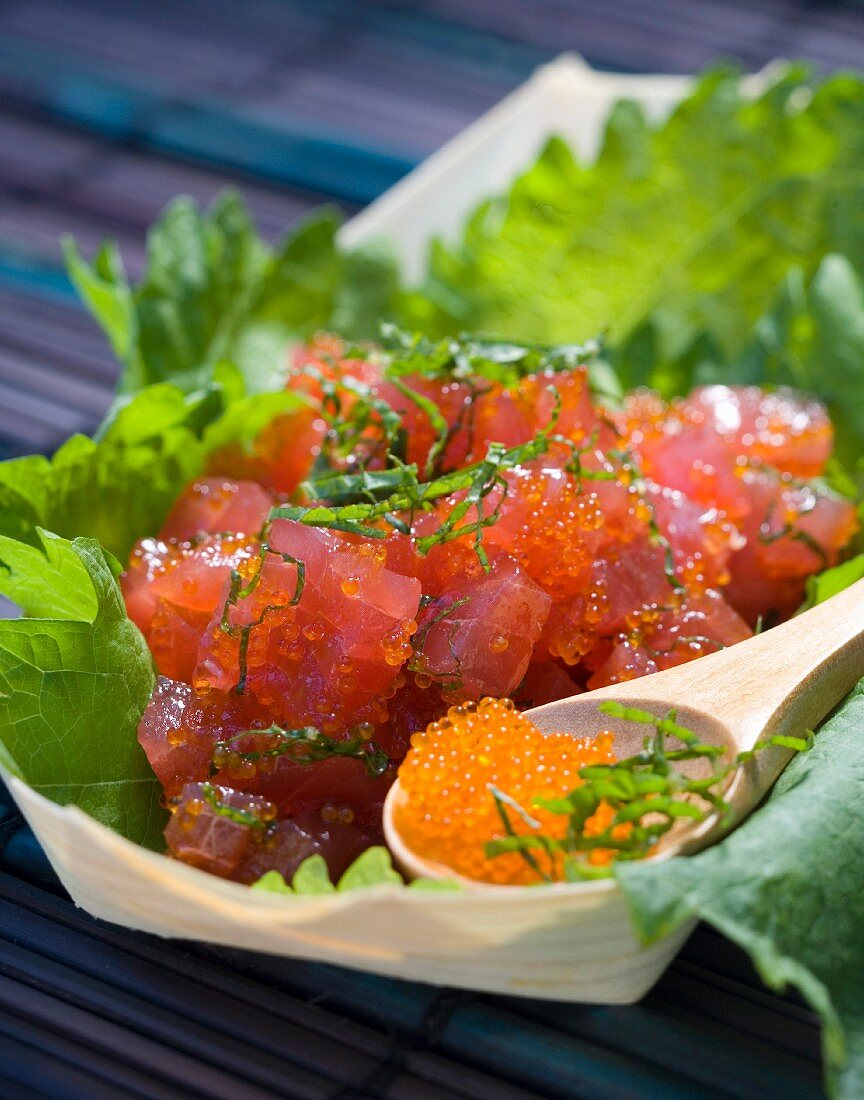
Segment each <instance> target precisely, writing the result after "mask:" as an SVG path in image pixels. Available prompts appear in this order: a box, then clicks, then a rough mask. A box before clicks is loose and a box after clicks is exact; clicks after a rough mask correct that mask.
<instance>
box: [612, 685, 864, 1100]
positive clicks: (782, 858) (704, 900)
mask: <svg viewBox="0 0 864 1100" xmlns="http://www.w3.org/2000/svg"><path fill="white" fill-rule="evenodd" d="M862 731H864V681H862V682H861V683H860V684H859V685H858V687H857V688H856V689H855V691H853V693H852V694H851V696H850V697H849V698H848V699H847V700H846V702H845V703H844V704H843V706H841V707H840V709H839V710H838V711H837V712H836V713H835V714H834V715H833V717H832V718H830V719H829V720H828V721H827V722H826V723H825V724H824V726H823V727H822V728H821V730H820V731H819V735H818V736H817V738H816V740H815V743H814V746H813V748H812V749H811V750H810V752H807V753H803V754H800V755H798V756H796V757H795V759H793V761H792V763H791V764H790V765H789V767H788V768H787V769H786V771H785V772H784V774H783V775H782V776H781V778H780V780H779V781H778V783H777V785H776V787H775V788H774V791H773V793H772V794H771V797H770V798H769V799H768V801H767V803H766V804H765V805H764V806H763V807H762V809H760V810H758V811H757V812H756V813H755V814H753V816H752V817H751V818H750V819H749V820H748V821H746V822H745V823H744V824H743V825H741V826H740V827H739V828H738V829H737V830H736V831H735V832H734V833H732V834H731V835H730V836H729V837H727V838H726V839H725V840H724V841H723V843H722V844H718V845H716V846H715V847H714V848H710V849H708V850H707V851H705V852H702V853H701V854H700V855H697V856H692V857H690V858H687V859H674V860H667V861H659V862H656V863H655V862H651V861H647V862H644V863H627V864H623V863H622V864H619V865H617V867H616V876H617V878H618V881H619V883H620V885H621V887H622V888H623V890H624V892H625V894H626V896H627V899H628V901H629V903H630V908H631V913H632V916H633V920H634V923H635V925H636V927H637V929H638V931H639V933H640V934H641V936H642V938H643V940H644V941H645V942H651V941H653V940H656V939H658V938H660V937H661V936H663V935H665V934H667V933H669V932H671V931H672V930H673V929H674V928H676V927H677V926H678V925H680V924H681V923H682V921H684V920H686V919H687V918H688V917H690V916H694V915H695V916H698V917H700V918H701V919H703V920H706V921H707V922H708V923H709V924H712V925H713V926H714V927H715V928H717V929H718V930H719V931H720V932H722V933H723V934H724V935H726V936H728V937H729V938H730V939H731V940H734V941H735V942H736V943H738V944H740V945H741V946H742V947H743V948H744V949H745V950H746V951H747V952H748V954H749V955H750V957H751V958H752V959H753V961H754V963H755V965H756V967H757V969H758V971H759V973H760V974H761V976H762V978H763V979H764V981H765V982H766V984H767V985H769V986H770V987H771V988H773V989H778V990H782V989H784V988H786V986H788V985H794V986H796V987H797V988H798V989H799V990H800V992H801V993H802V994H803V995H804V997H805V998H806V999H807V1001H808V1002H809V1003H810V1005H811V1006H812V1007H813V1008H814V1009H815V1010H816V1012H818V1013H819V1015H820V1017H821V1019H822V1027H823V1031H822V1043H823V1051H824V1055H825V1061H826V1067H827V1072H828V1081H829V1086H830V1087H831V1090H832V1092H834V1093H835V1094H836V1095H838V1096H841V1097H844V1098H848V1100H857V1098H858V1097H860V1096H862V1095H864V983H862V981H861V975H862V974H864V937H862V932H861V930H862V928H864V799H862V797H861V793H862V790H864V752H862V751H861V748H862ZM781 840H782V842H781Z"/></svg>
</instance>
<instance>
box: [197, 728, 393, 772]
mask: <svg viewBox="0 0 864 1100" xmlns="http://www.w3.org/2000/svg"><path fill="white" fill-rule="evenodd" d="M247 737H268V738H271V739H272V740H273V741H274V742H275V743H274V744H273V745H271V747H269V748H266V749H254V750H249V751H242V750H238V749H237V747H236V746H237V745H238V743H239V742H241V741H242V740H244V739H245V738H247ZM235 755H236V757H237V762H238V763H239V762H240V761H252V762H254V761H257V760H260V759H262V758H263V757H269V758H275V757H280V756H290V757H291V760H292V761H293V762H294V763H295V764H304V765H306V764H315V763H317V762H318V761H319V760H328V759H330V758H332V757H336V756H348V757H354V758H355V759H357V760H361V761H362V762H363V765H364V767H365V768H366V771H367V773H368V774H369V776H370V777H371V778H372V779H377V778H378V777H379V776H381V775H383V774H384V773H385V772H386V771H387V769H388V768H389V766H390V757H389V756H388V755H387V753H386V752H384V751H383V749H381V748H379V747H378V745H376V744H375V742H374V741H371V740H369V739H368V738H365V737H363V735H362V734H360V733H359V732H355V733H354V735H353V736H351V737H349V738H347V739H346V740H344V741H340V740H337V739H336V738H333V737H328V736H326V734H323V733H321V731H320V730H319V729H317V728H316V727H315V726H302V727H300V728H298V729H285V728H284V727H282V726H277V725H272V726H269V727H268V728H267V729H261V730H253V729H250V730H243V731H242V732H241V733H237V734H235V735H234V736H233V737H230V738H228V739H226V740H224V741H217V742H216V744H215V745H214V746H213V764H214V767H216V768H219V767H222V763H221V762H220V763H219V764H217V763H216V761H217V760H218V759H219V758H220V757H225V756H235ZM226 766H228V767H231V766H232V765H231V764H227V765H226Z"/></svg>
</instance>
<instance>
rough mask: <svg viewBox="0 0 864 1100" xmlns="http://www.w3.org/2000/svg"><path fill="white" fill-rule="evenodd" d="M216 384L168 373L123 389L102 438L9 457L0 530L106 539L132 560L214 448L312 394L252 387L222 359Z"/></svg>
mask: <svg viewBox="0 0 864 1100" xmlns="http://www.w3.org/2000/svg"><path fill="white" fill-rule="evenodd" d="M216 379H217V380H216V381H215V382H213V383H212V384H211V385H210V386H209V387H208V388H207V389H205V390H199V391H196V392H194V393H188V394H187V393H184V392H183V391H182V390H181V389H179V388H178V387H177V386H174V385H173V384H170V383H167V382H163V383H159V384H156V385H152V386H148V387H147V388H146V389H144V390H142V391H141V392H140V393H138V394H134V395H127V396H122V397H120V398H118V399H117V401H116V402H115V404H114V406H113V407H112V409H111V411H110V412H109V414H108V416H107V418H106V420H105V422H104V423H103V425H102V427H101V428H100V429H99V431H98V432H97V434H96V437H95V438H94V439H90V438H88V437H87V436H83V435H76V436H72V438H71V439H69V440H68V441H67V442H66V443H64V444H63V446H62V447H61V448H60V449H59V450H58V451H57V453H56V454H55V455H54V457H53V458H51V459H47V458H45V457H43V456H41V455H32V456H28V457H26V458H18V459H11V460H10V461H8V462H2V463H0V535H6V536H8V537H10V538H13V539H17V540H19V541H23V542H27V543H29V544H30V545H33V546H38V545H39V540H38V538H37V537H36V535H35V531H36V528H37V526H41V527H44V528H47V529H49V530H51V531H54V532H55V533H57V534H59V535H62V536H64V537H66V538H74V537H75V536H78V535H83V536H87V537H90V538H95V539H97V540H98V541H99V542H100V543H101V544H102V545H103V546H104V547H105V548H106V549H107V550H110V551H111V553H112V554H115V555H116V556H117V557H118V558H120V559H121V560H123V561H125V560H126V558H127V557H128V554H129V551H130V549H131V547H132V545H133V543H134V542H135V541H136V539H139V538H143V537H144V536H145V535H152V534H154V532H156V531H158V530H159V528H160V527H161V526H162V521H163V520H164V518H165V516H166V515H167V513H168V511H169V509H170V507H171V505H172V504H173V503H174V501H175V500H176V498H177V496H178V495H179V493H180V492H181V490H182V489H183V487H184V486H185V485H186V484H187V482H189V481H190V480H191V479H192V478H194V477H196V476H198V475H199V474H200V473H201V471H202V469H203V467H204V464H205V461H206V458H207V456H208V455H209V454H210V453H211V452H213V451H214V450H216V449H218V448H220V447H223V446H225V445H227V444H229V443H240V444H241V445H248V444H251V443H252V441H253V440H254V438H255V436H256V435H257V434H258V432H260V430H261V428H263V427H264V425H265V424H266V423H268V422H269V421H270V420H272V419H273V418H274V417H275V416H278V415H279V414H280V413H287V412H291V411H293V410H295V409H297V408H298V407H300V406H301V405H302V404H303V400H302V398H300V397H298V396H297V395H296V394H293V393H290V392H288V391H285V390H281V391H279V392H276V393H268V394H251V395H247V394H245V393H244V390H243V383H242V380H241V379H240V377H239V375H238V373H237V371H236V368H233V367H231V366H228V365H224V364H222V365H220V366H219V368H218V369H217V371H216Z"/></svg>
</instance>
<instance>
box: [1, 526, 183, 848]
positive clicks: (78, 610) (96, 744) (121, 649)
mask: <svg viewBox="0 0 864 1100" xmlns="http://www.w3.org/2000/svg"><path fill="white" fill-rule="evenodd" d="M42 539H43V546H44V555H39V552H38V551H32V553H28V551H29V550H30V549H31V548H29V547H28V548H26V549H24V550H21V551H19V556H18V557H17V558H16V559H15V560H16V562H18V563H20V562H22V561H24V560H25V557H24V555H26V562H27V569H28V578H27V582H26V584H23V583H22V582H21V581H20V580H16V579H15V577H14V573H13V574H12V575H11V579H10V576H9V575H7V574H6V573H4V571H3V570H0V592H4V593H5V594H7V595H10V596H11V597H12V598H13V599H16V600H18V601H20V602H22V603H23V604H24V608H25V611H28V612H30V613H31V615H32V614H33V613H38V614H39V615H40V617H31V618H21V619H10V620H3V621H0V763H2V765H3V767H4V768H5V770H6V771H7V772H9V773H10V774H11V775H14V776H17V777H18V778H20V779H23V780H24V781H25V782H26V783H27V784H28V785H29V786H30V787H32V788H33V789H34V790H35V791H38V792H39V793H40V794H43V795H45V796H46V797H47V798H50V799H51V800H52V801H54V802H58V803H60V804H61V805H65V804H66V803H70V802H71V803H74V804H75V805H76V806H79V807H80V808H81V809H82V810H84V811H85V813H88V814H90V815H91V817H94V818H96V820H97V821H101V822H102V824H103V825H107V826H108V827H109V828H111V829H114V830H115V831H116V832H118V833H120V834H122V835H123V836H125V837H128V838H129V839H130V840H134V841H136V842H137V843H139V844H143V845H145V846H146V847H149V848H154V849H157V850H162V849H163V848H164V840H163V837H162V830H163V829H164V827H165V823H166V820H167V815H166V813H165V811H164V810H163V809H162V807H161V805H160V801H159V800H160V796H161V787H160V785H159V782H158V780H157V779H156V777H155V775H154V774H153V772H152V769H151V768H150V765H149V764H148V763H147V758H146V757H145V755H144V752H143V750H142V749H141V747H140V745H139V744H138V739H137V736H136V731H137V728H138V720H139V718H140V716H141V712H142V711H143V709H144V707H145V706H146V704H147V700H148V699H149V698H150V694H151V692H152V690H153V685H154V682H155V677H154V673H153V661H152V658H151V656H150V651H149V649H148V648H147V643H146V642H145V641H144V638H143V637H142V635H141V634H140V632H139V631H138V629H137V627H135V626H134V625H133V624H132V623H131V622H130V621H129V619H128V618H127V616H126V609H125V607H124V604H123V597H122V595H121V594H120V589H119V586H118V584H117V580H116V575H115V574H116V566H117V563H116V562H114V561H113V560H112V559H110V556H106V554H105V552H104V551H103V550H102V548H101V547H100V546H99V544H98V543H96V542H94V541H93V540H92V539H75V541H74V542H67V541H66V540H65V539H60V538H58V537H57V536H51V535H48V534H44V533H43V534H42ZM9 549H10V548H9V546H8V544H6V552H7V554H8V553H9ZM37 555H39V556H40V557H41V559H42V560H41V561H40V560H39V557H37ZM58 578H59V579H62V583H63V584H64V585H65V587H66V588H67V589H68V591H67V592H66V594H65V596H64V597H63V598H61V599H58V601H57V607H56V608H55V609H54V612H53V614H52V616H51V617H41V616H44V613H45V611H46V610H47V609H46V599H47V595H46V593H47V590H48V588H49V587H50V586H52V585H53V584H55V583H57V581H58ZM84 857H86V853H82V858H84Z"/></svg>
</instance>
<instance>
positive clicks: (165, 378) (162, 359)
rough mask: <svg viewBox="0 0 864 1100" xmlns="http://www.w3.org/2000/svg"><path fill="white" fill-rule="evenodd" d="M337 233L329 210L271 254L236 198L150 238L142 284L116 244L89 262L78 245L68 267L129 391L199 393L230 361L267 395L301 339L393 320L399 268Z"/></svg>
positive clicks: (175, 218) (177, 214) (364, 332)
mask: <svg viewBox="0 0 864 1100" xmlns="http://www.w3.org/2000/svg"><path fill="white" fill-rule="evenodd" d="M338 224H339V223H338V218H337V217H336V215H335V214H334V213H333V212H331V211H327V210H324V211H321V212H319V213H316V214H315V215H313V216H312V217H311V218H310V219H308V220H307V221H305V222H304V223H302V224H301V225H300V226H299V227H298V228H296V229H295V230H294V231H293V232H291V233H290V234H289V235H288V236H287V237H286V238H285V239H284V240H283V241H281V242H280V243H278V244H277V246H276V247H275V248H270V247H269V246H268V245H267V244H265V242H264V241H263V240H262V239H261V238H260V237H259V236H258V234H257V232H256V231H255V229H254V226H253V225H252V223H251V221H250V219H249V215H248V212H247V210H246V207H245V205H244V203H243V201H242V200H241V199H240V197H239V196H238V195H237V194H235V193H234V192H226V193H225V194H224V195H223V196H222V197H221V198H220V199H219V200H218V201H217V202H216V203H215V205H214V206H213V207H212V208H211V209H210V210H209V211H202V210H201V209H200V208H199V207H198V206H197V204H196V203H194V202H193V201H192V200H191V199H187V198H179V199H177V200H175V201H174V202H173V203H172V204H171V205H170V206H169V207H168V209H167V210H166V211H165V213H164V214H163V216H162V217H161V219H160V220H159V221H158V222H157V223H156V224H155V225H154V226H153V228H152V229H151V230H150V233H149V235H148V240H147V270H146V273H145V275H144V278H143V280H142V282H141V283H140V284H139V285H138V286H136V287H131V286H130V285H129V283H128V281H127V279H126V276H125V273H124V271H123V265H122V262H121V260H120V256H119V253H118V251H117V249H116V247H115V246H114V245H113V244H111V243H106V244H105V245H103V246H102V248H101V249H100V250H99V252H98V253H97V254H96V256H95V257H94V258H93V260H92V262H90V263H87V262H86V261H85V260H84V259H83V258H82V257H81V255H80V254H79V252H78V250H77V248H76V247H75V245H74V243H73V242H72V241H71V240H70V241H67V242H66V254H67V264H68V268H69V274H70V277H71V278H72V281H73V283H74V284H75V286H76V288H77V289H78V292H79V294H80V295H81V297H82V298H83V300H84V302H85V303H86V304H87V306H88V308H89V309H90V310H91V312H92V313H93V315H94V316H95V318H96V320H97V321H98V322H99V323H100V324H101V326H102V328H103V329H104V331H105V334H106V335H107V337H108V339H109V340H110V342H111V346H112V347H113V348H114V351H115V353H116V355H117V357H118V359H119V360H120V362H121V363H122V364H123V366H124V371H123V375H122V378H121V381H120V389H121V391H122V392H126V393H129V392H134V391H136V390H139V389H141V388H142V387H144V386H147V385H149V384H151V383H154V382H173V383H175V384H176V385H179V386H181V387H182V388H183V389H185V390H194V389H196V388H198V387H200V386H202V385H205V384H207V383H208V382H209V381H210V380H211V378H212V374H213V370H214V368H215V367H216V365H217V364H218V363H220V362H221V361H224V360H227V361H229V362H231V363H234V364H235V365H236V366H237V367H238V368H239V369H240V372H241V374H242V376H243V378H244V380H245V382H246V385H247V388H248V389H249V391H250V392H253V393H260V392H266V391H267V390H272V389H274V388H276V387H277V386H278V385H280V384H282V383H284V378H285V349H286V345H287V344H288V342H289V341H290V340H292V339H298V338H302V337H304V336H309V335H311V334H312V333H313V332H314V331H315V330H316V329H320V328H328V327H329V328H334V329H336V330H338V331H340V332H342V333H344V334H345V335H347V336H350V337H352V338H353V337H357V338H359V337H364V336H372V335H374V333H375V331H376V328H377V322H378V318H379V317H380V316H381V315H382V314H383V313H386V312H387V310H388V306H389V302H390V299H391V297H392V296H393V294H394V292H395V288H396V276H395V267H394V265H393V263H392V261H391V260H390V258H389V256H388V255H387V254H386V253H383V252H381V251H379V250H375V249H366V250H364V251H358V252H353V253H346V252H344V251H342V250H340V249H339V248H338V247H337V244H336V230H337V229H338Z"/></svg>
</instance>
